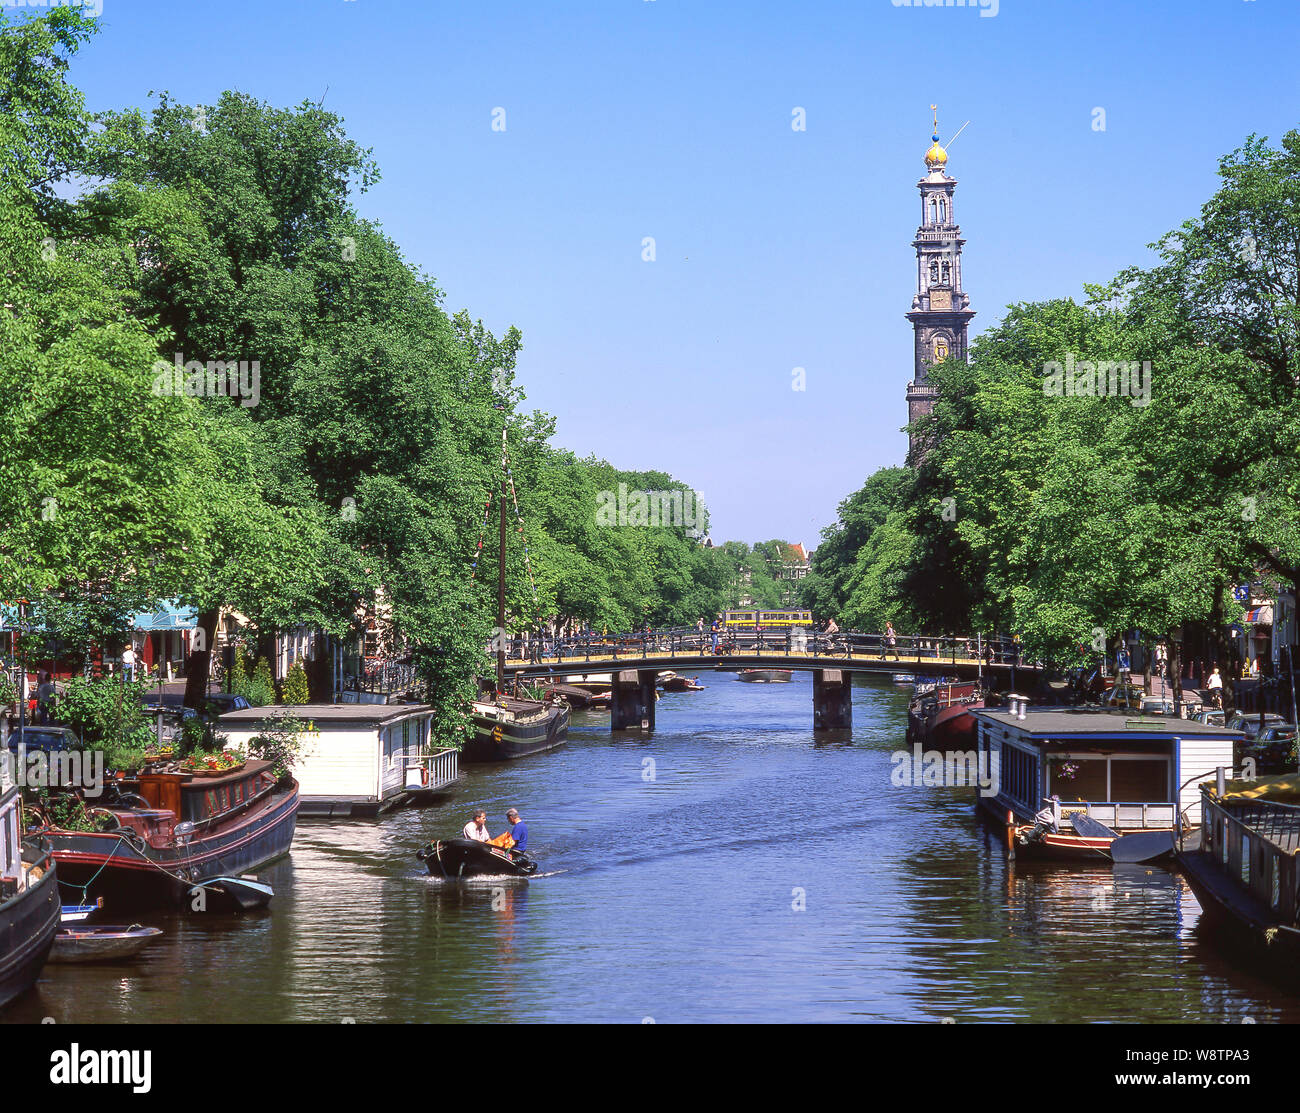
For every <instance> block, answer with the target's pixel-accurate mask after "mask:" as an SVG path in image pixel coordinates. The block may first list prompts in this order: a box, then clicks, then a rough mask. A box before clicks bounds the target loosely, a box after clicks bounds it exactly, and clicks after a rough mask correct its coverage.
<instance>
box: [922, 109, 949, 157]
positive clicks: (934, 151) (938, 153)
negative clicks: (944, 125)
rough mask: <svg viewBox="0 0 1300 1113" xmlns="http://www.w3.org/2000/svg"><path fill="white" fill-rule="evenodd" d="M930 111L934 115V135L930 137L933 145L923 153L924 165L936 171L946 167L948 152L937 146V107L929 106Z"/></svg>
mask: <svg viewBox="0 0 1300 1113" xmlns="http://www.w3.org/2000/svg"><path fill="white" fill-rule="evenodd" d="M930 111H931V112H933V113H934V134H933V135H932V136H931V137H930V138H931V139H932V140H933V141H934V145H933V146H932V147H931V148H930V149H929V150H928V151H926V152H925V164H926V166H928V167H929V168H930V169H931V170H937V169H938V168H939V167H941V166H947V165H948V152H947V151H945V150H944V149H943V148H942V147H941V146H939V106H938V105H935V104H932V105H930Z"/></svg>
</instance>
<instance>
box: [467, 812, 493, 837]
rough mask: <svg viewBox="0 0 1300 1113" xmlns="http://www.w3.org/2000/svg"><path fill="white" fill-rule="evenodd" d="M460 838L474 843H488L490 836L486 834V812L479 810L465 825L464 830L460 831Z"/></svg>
mask: <svg viewBox="0 0 1300 1113" xmlns="http://www.w3.org/2000/svg"><path fill="white" fill-rule="evenodd" d="M460 834H461V838H465V839H472V840H473V841H474V842H488V841H490V840H491V838H492V836H491V835H489V834H488V829H487V812H485V811H483V810H482V809H479V810H478V811H476V812H475V813H474V818H473V819H471V820H470V821H469V822H468V823H467V824H465V829H464V830H463V831H461V833H460Z"/></svg>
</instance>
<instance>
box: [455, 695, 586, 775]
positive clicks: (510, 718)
mask: <svg viewBox="0 0 1300 1113" xmlns="http://www.w3.org/2000/svg"><path fill="white" fill-rule="evenodd" d="M470 720H471V722H473V724H474V733H473V734H472V735H471V736H470V738H469V739H467V740H466V742H465V745H464V747H463V748H462V749H461V752H460V763H461V764H462V765H483V764H486V763H487V762H493V761H514V760H516V759H517V758H521V757H531V756H532V755H533V754H540V753H544V752H545V751H546V750H553V749H555V747H556V746H559V745H562V744H563V743H564V740H565V738H566V737H567V735H568V731H569V709H568V708H567V707H566V706H564V704H560V703H544V702H540V701H538V700H531V699H516V698H515V697H513V696H499V697H498V698H497V699H496V700H494V701H493V702H491V703H489V702H487V701H486V700H481V701H477V702H475V703H474V704H472V705H471V707H470Z"/></svg>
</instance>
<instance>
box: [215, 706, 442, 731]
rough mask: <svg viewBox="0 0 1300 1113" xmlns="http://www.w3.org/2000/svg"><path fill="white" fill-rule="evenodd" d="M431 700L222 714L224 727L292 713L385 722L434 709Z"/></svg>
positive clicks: (318, 719)
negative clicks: (429, 702)
mask: <svg viewBox="0 0 1300 1113" xmlns="http://www.w3.org/2000/svg"><path fill="white" fill-rule="evenodd" d="M432 710H433V708H432V707H431V706H430V705H429V704H427V703H299V704H293V705H277V706H274V707H245V708H242V709H241V710H239V711H228V712H226V714H224V715H221V716H219V717H218V722H220V723H221V724H222V725H223V726H243V725H245V724H247V725H249V726H252V725H255V724H257V723H261V722H262V721H264V720H268V719H270V720H274V719H276V718H278V717H280V716H291V717H292V718H295V719H300V720H302V721H303V722H312V723H317V724H319V723H354V724H356V725H358V726H365V725H381V724H383V723H388V722H392V721H393V720H395V719H404V718H406V717H408V716H410V715H419V714H422V713H427V712H430V711H432Z"/></svg>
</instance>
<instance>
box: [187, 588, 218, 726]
mask: <svg viewBox="0 0 1300 1113" xmlns="http://www.w3.org/2000/svg"><path fill="white" fill-rule="evenodd" d="M220 618H221V610H220V608H215V609H213V610H210V611H200V612H199V625H198V628H199V629H200V630H202V631H203V648H202V649H200V650H193V651H191V652H190V655H189V656H188V657H187V658H186V659H185V706H186V707H192V708H194V710H195V711H202V710H203V705H204V703H205V702H206V701H207V696H208V677H209V676H210V675H211V672H212V650H213V643H214V642H215V641H216V637H217V622H218V621H219V620H220Z"/></svg>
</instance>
